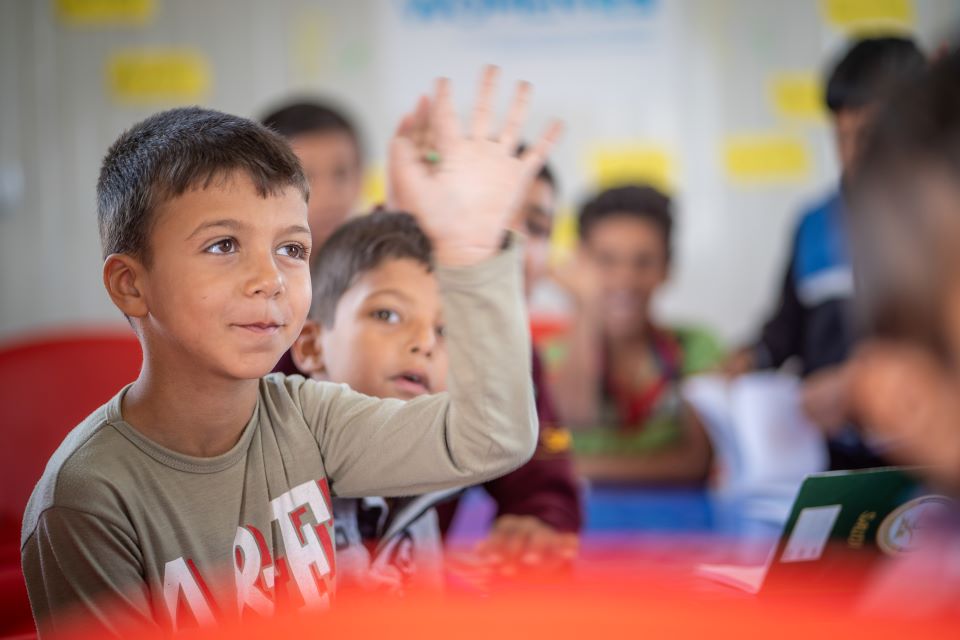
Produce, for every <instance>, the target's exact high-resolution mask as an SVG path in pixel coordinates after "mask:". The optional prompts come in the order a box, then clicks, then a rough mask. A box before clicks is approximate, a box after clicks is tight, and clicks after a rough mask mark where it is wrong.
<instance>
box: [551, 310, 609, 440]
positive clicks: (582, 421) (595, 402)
mask: <svg viewBox="0 0 960 640" xmlns="http://www.w3.org/2000/svg"><path fill="white" fill-rule="evenodd" d="M565 342H566V345H567V353H566V357H565V358H564V360H563V363H562V364H561V366H560V368H559V370H558V372H557V376H556V379H555V382H554V387H555V389H554V393H553V397H554V402H555V404H556V406H557V410H558V411H559V413H560V416H561V417H562V418H563V420H564V422H566V423H567V424H568V425H571V426H583V425H593V424H595V423H596V421H597V417H598V415H599V407H600V377H601V367H602V363H601V360H602V357H601V349H600V345H601V336H600V328H599V318H598V317H597V313H596V310H595V309H582V310H580V311H579V312H578V313H577V315H576V317H575V319H574V322H573V326H572V327H571V329H570V331H569V332H568V334H567V339H566V341H565Z"/></svg>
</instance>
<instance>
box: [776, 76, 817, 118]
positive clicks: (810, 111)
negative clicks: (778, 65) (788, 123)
mask: <svg viewBox="0 0 960 640" xmlns="http://www.w3.org/2000/svg"><path fill="white" fill-rule="evenodd" d="M767 92H768V94H769V98H770V102H771V103H772V104H773V108H774V110H775V111H776V112H777V115H779V116H780V117H782V118H787V119H791V120H808V121H821V120H823V118H824V113H825V111H824V106H823V80H821V78H820V77H819V76H818V75H817V74H816V73H814V72H813V71H785V72H781V73H776V74H774V75H773V76H771V77H770V79H769V80H768V82H767Z"/></svg>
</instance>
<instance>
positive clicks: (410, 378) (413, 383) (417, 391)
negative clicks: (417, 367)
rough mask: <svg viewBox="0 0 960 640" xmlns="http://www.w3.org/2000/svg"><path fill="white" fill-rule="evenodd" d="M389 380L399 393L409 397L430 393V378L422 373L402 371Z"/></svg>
mask: <svg viewBox="0 0 960 640" xmlns="http://www.w3.org/2000/svg"><path fill="white" fill-rule="evenodd" d="M390 380H391V381H392V382H393V383H394V384H395V385H396V386H397V388H399V389H400V390H401V391H404V392H406V393H409V394H411V395H415V396H419V395H423V394H425V393H430V378H429V377H428V376H427V374H425V373H423V372H422V371H404V372H402V373H399V374H397V375H395V376H393V377H392V378H390Z"/></svg>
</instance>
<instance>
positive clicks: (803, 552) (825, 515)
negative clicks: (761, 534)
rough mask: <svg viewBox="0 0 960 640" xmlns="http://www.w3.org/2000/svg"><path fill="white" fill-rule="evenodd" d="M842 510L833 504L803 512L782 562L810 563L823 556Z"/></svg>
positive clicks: (794, 527) (781, 558) (782, 556)
mask: <svg viewBox="0 0 960 640" xmlns="http://www.w3.org/2000/svg"><path fill="white" fill-rule="evenodd" d="M841 508H842V507H841V505H839V504H832V505H829V506H826V507H810V508H808V509H804V510H803V511H801V512H800V516H799V517H797V523H796V524H795V525H794V526H793V532H792V533H791V534H790V539H789V540H788V541H787V546H786V548H785V549H784V550H783V555H781V556H780V562H809V561H811V560H817V559H818V558H819V557H820V556H822V555H823V549H824V547H826V546H827V541H828V540H829V539H830V532H831V531H833V525H834V523H836V521H837V516H839V515H840V509H841Z"/></svg>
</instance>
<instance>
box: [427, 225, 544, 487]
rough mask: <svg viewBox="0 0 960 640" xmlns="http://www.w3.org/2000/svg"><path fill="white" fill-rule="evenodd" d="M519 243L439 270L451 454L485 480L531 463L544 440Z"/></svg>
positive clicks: (447, 428) (458, 464)
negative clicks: (535, 392) (471, 262)
mask: <svg viewBox="0 0 960 640" xmlns="http://www.w3.org/2000/svg"><path fill="white" fill-rule="evenodd" d="M518 243H519V240H518V238H517V237H516V236H512V237H511V241H510V246H508V247H507V248H506V249H505V250H504V251H503V252H502V253H500V254H499V255H497V256H495V257H494V258H491V259H489V260H488V261H486V262H485V263H483V264H482V265H476V266H473V267H470V268H469V269H450V268H443V267H440V268H438V270H437V278H438V280H439V282H440V288H441V292H442V295H443V308H444V317H445V319H446V326H447V327H448V332H447V349H448V353H449V359H450V373H449V379H448V389H449V395H450V407H449V412H448V417H447V427H446V431H447V439H448V445H449V447H450V455H451V458H452V459H453V460H454V462H455V464H456V465H457V466H461V467H470V466H472V467H474V468H475V470H476V472H477V473H478V474H479V475H480V476H485V478H484V479H486V478H490V477H496V476H498V475H501V474H503V473H506V472H508V471H510V470H512V469H515V468H517V467H518V466H520V465H521V464H523V463H524V462H525V461H526V460H528V459H529V458H530V456H531V455H532V454H533V451H534V447H535V446H536V440H537V431H538V422H537V415H536V407H535V403H534V396H533V383H532V380H531V360H530V354H531V347H530V333H529V326H528V321H527V315H526V305H525V304H524V301H523V287H522V281H521V280H522V276H521V270H520V256H521V250H520V249H521V248H520V247H519V245H518Z"/></svg>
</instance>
